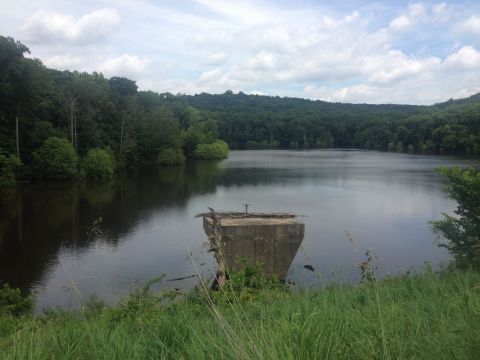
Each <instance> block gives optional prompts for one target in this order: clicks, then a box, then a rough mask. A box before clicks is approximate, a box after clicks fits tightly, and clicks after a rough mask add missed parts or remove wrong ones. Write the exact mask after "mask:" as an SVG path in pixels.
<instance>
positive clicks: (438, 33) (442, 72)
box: [0, 0, 480, 104]
mask: <svg viewBox="0 0 480 360" xmlns="http://www.w3.org/2000/svg"><path fill="white" fill-rule="evenodd" d="M0 33H1V35H4V36H13V37H15V38H16V39H18V40H20V41H22V42H24V43H25V44H26V45H27V46H29V47H30V50H31V52H32V56H34V57H38V58H40V59H41V60H42V61H43V62H44V63H45V64H46V65H47V66H49V67H53V68H57V69H62V70H63V69H69V70H80V71H98V72H102V73H103V74H104V75H105V76H107V77H110V76H126V77H129V78H131V79H133V80H136V81H137V83H138V85H139V87H140V89H143V90H155V91H159V92H165V91H169V92H172V93H177V92H180V93H188V94H193V93H198V92H203V91H204V92H211V93H223V92H225V91H226V90H233V91H235V92H237V91H243V92H245V93H257V94H268V95H280V96H295V97H306V98H311V99H322V100H328V101H341V102H355V103H358V102H367V103H411V104H432V103H435V102H440V101H445V100H448V99H449V98H459V97H465V96H469V95H471V94H474V93H477V92H480V2H478V1H455V2H453V1H452V2H451V3H450V2H442V1H425V2H406V1H395V2H393V1H386V0H385V1H375V2H373V1H361V0H356V1H354V0H353V1H346V0H339V1H336V2H332V1H328V2H327V1H313V0H311V1H309V0H304V1H286V0H282V1H257V0H242V1H227V0H195V1H191V0H185V1H160V0H157V1H153V0H139V1H133V0H115V1H113V0H104V1H91V0H84V1H82V2H78V1H49V0H37V1H35V2H32V1H26V0H18V1H5V0H0Z"/></svg>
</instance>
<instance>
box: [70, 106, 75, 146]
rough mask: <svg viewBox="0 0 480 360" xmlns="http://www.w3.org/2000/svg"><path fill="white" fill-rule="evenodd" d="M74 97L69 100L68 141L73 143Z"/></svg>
mask: <svg viewBox="0 0 480 360" xmlns="http://www.w3.org/2000/svg"><path fill="white" fill-rule="evenodd" d="M74 101H75V100H74V99H73V97H72V99H71V100H70V142H71V143H72V145H73V104H74Z"/></svg>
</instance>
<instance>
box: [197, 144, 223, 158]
mask: <svg viewBox="0 0 480 360" xmlns="http://www.w3.org/2000/svg"><path fill="white" fill-rule="evenodd" d="M193 154H194V156H195V158H197V159H202V160H220V159H225V158H226V157H227V156H228V145H227V144H226V143H225V142H224V141H221V140H217V141H215V142H213V143H211V144H198V145H197V147H196V148H195V151H194V152H193Z"/></svg>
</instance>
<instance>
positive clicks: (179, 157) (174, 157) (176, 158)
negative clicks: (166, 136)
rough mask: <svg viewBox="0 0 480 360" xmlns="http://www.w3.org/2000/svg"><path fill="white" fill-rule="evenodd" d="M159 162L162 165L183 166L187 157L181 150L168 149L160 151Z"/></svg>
mask: <svg viewBox="0 0 480 360" xmlns="http://www.w3.org/2000/svg"><path fill="white" fill-rule="evenodd" d="M157 160H158V163H159V164H160V165H168V166H171V165H181V164H183V163H184V162H185V156H184V155H183V152H182V150H181V149H174V148H168V149H164V150H162V151H160V154H158V158H157Z"/></svg>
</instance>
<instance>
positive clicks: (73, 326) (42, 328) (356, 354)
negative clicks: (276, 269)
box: [0, 272, 480, 359]
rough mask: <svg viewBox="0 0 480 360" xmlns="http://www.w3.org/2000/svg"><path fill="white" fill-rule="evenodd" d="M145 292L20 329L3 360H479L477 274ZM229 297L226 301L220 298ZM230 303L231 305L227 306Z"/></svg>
mask: <svg viewBox="0 0 480 360" xmlns="http://www.w3.org/2000/svg"><path fill="white" fill-rule="evenodd" d="M228 295H229V296H230V297H229V300H227V298H226V297H224V298H215V297H214V298H211V300H212V301H211V302H210V301H206V299H205V295H201V294H200V295H198V296H191V297H188V298H186V299H184V300H181V301H178V302H174V303H172V304H169V305H161V302H159V301H158V298H157V297H156V296H154V295H153V294H151V293H148V292H139V293H137V294H133V295H132V296H131V297H130V298H129V299H127V300H126V301H125V302H123V305H122V306H117V307H113V308H110V307H100V306H94V305H95V304H90V306H87V307H85V308H84V309H83V310H82V311H79V312H52V313H50V314H48V315H46V316H41V317H33V316H29V317H26V318H23V319H21V320H19V321H20V322H21V325H19V328H18V330H17V331H16V332H15V333H13V334H12V335H10V336H6V337H3V338H0V357H1V358H3V359H162V358H165V359H183V358H185V359H258V358H264V359H329V358H330V359H476V358H478V354H480V275H479V274H478V273H474V272H448V273H443V274H440V275H434V274H431V273H429V272H427V273H425V274H422V275H418V276H404V277H400V278H394V279H389V280H385V281H382V282H380V283H374V284H373V285H372V284H370V285H361V286H345V287H335V286H332V287H329V288H327V289H322V290H318V291H313V292H301V293H295V294H292V293H288V292H285V291H283V290H281V289H266V290H258V291H255V292H254V293H251V294H250V295H251V296H248V297H247V298H246V299H245V298H244V297H243V298H242V297H241V296H238V293H235V292H229V293H228ZM225 296H226V295H225ZM232 297H233V298H232Z"/></svg>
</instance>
